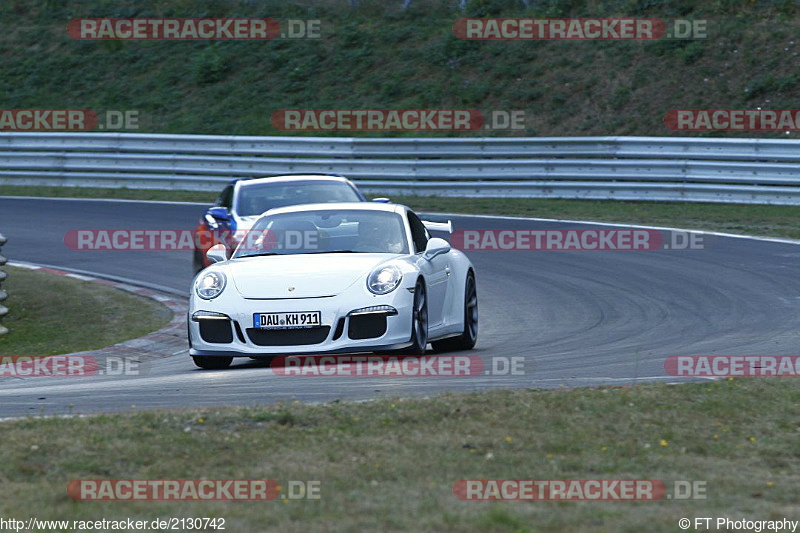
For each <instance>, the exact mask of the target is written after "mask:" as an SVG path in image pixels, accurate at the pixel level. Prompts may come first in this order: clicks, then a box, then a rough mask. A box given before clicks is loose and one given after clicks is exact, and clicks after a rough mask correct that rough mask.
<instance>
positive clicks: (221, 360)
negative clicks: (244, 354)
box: [192, 355, 233, 370]
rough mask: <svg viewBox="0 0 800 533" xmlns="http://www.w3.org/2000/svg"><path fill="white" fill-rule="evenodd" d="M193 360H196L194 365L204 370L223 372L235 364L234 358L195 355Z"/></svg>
mask: <svg viewBox="0 0 800 533" xmlns="http://www.w3.org/2000/svg"><path fill="white" fill-rule="evenodd" d="M192 359H194V364H196V365H197V366H199V367H200V368H202V369H204V370H222V369H224V368H228V367H229V366H231V363H232V362H233V357H217V356H204V355H195V356H192Z"/></svg>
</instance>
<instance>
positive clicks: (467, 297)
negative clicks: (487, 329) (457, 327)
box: [431, 271, 478, 352]
mask: <svg viewBox="0 0 800 533" xmlns="http://www.w3.org/2000/svg"><path fill="white" fill-rule="evenodd" d="M477 341H478V290H477V287H476V285H475V274H473V273H472V271H470V272H469V274H467V284H466V287H465V290H464V331H462V332H461V335H459V336H458V337H450V338H449V339H443V340H440V341H435V342H432V343H431V346H433V349H434V350H436V351H437V352H448V351H452V350H471V349H472V348H474V347H475V343H476V342H477Z"/></svg>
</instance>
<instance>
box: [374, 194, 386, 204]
mask: <svg viewBox="0 0 800 533" xmlns="http://www.w3.org/2000/svg"><path fill="white" fill-rule="evenodd" d="M372 201H373V202H375V203H378V204H388V203H391V200H389V199H388V198H386V197H385V196H380V197H378V198H373V199H372Z"/></svg>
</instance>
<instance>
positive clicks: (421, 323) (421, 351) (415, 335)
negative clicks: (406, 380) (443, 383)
mask: <svg viewBox="0 0 800 533" xmlns="http://www.w3.org/2000/svg"><path fill="white" fill-rule="evenodd" d="M427 346H428V299H427V297H426V293H425V284H424V283H423V282H422V279H419V280H417V284H416V286H415V287H414V307H413V308H412V310H411V346H409V347H408V348H405V349H403V350H400V353H402V354H406V355H425V348H426V347H427Z"/></svg>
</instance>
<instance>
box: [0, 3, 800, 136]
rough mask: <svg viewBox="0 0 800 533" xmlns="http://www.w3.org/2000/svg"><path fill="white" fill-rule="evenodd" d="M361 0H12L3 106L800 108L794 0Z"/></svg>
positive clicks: (192, 116) (555, 122) (152, 120)
mask: <svg viewBox="0 0 800 533" xmlns="http://www.w3.org/2000/svg"><path fill="white" fill-rule="evenodd" d="M352 3H353V2H351V0H321V1H317V2H310V1H309V2H301V3H294V4H292V5H289V4H287V3H285V2H281V1H266V0H264V1H261V0H250V1H244V0H243V1H233V0H228V1H225V0H220V1H217V0H213V1H212V0H199V1H195V0H180V1H175V2H164V1H159V0H145V1H132V0H129V1H122V2H118V1H113V2H112V1H106V0H99V1H90V2H77V1H66V0H65V1H60V0H9V1H5V2H0V25H1V26H2V28H0V56H1V57H2V59H0V107H1V108H4V109H11V108H16V109H20V108H41V109H49V108H61V109H63V108H88V109H94V110H109V109H112V110H138V111H139V113H140V123H141V130H140V131H144V132H174V133H179V132H180V133H215V134H243V135H244V134H250V135H275V134H279V133H280V132H278V131H277V130H276V129H275V128H274V127H273V126H272V125H271V124H270V116H271V115H272V113H273V112H274V111H275V110H278V109H283V108H314V109H327V108H334V109H335V108H475V109H479V110H481V111H482V112H484V113H487V112H490V111H491V110H524V111H525V112H526V117H527V121H526V126H527V128H526V130H525V131H522V132H517V133H516V134H518V135H670V134H673V135H674V134H675V133H674V132H670V131H669V130H668V129H667V128H666V127H665V126H664V123H663V118H664V114H665V113H666V111H668V110H669V109H673V108H755V107H764V108H772V109H781V108H796V107H800V105H798V101H799V100H800V84H799V83H798V81H800V78H799V77H798V76H800V70H798V63H799V60H800V56H798V52H800V32H798V29H800V24H799V23H800V18H799V17H798V12H800V7H798V4H797V3H796V2H792V1H790V0H766V1H764V0H717V1H701V0H683V1H678V2H666V1H660V0H596V1H588V0H582V1H575V2H569V1H566V0H547V1H537V0H529V1H528V2H527V3H528V4H530V5H529V7H527V8H526V7H525V6H524V2H522V1H519V0H472V1H470V2H468V3H467V7H466V10H465V11H464V12H462V11H461V10H460V9H458V4H459V2H458V1H457V0H443V1H432V0H431V1H422V0H415V1H414V2H413V3H412V5H411V7H410V8H408V9H406V10H403V9H402V4H403V2H402V0H381V1H377V0H374V1H370V0H360V2H357V4H358V6H357V7H353V6H352ZM462 16H487V17H492V16H524V17H613V16H627V17H647V18H656V17H657V18H664V19H675V18H680V19H707V20H708V21H709V23H708V27H709V37H708V38H707V39H705V40H686V41H678V40H659V41H655V42H644V41H627V42H624V41H583V42H578V41H569V42H553V41H550V42H544V41H498V42H474V41H464V40H460V39H458V38H456V37H455V36H454V34H453V31H452V25H453V22H454V21H455V20H456V19H457V18H459V17H462ZM79 17H117V18H127V17H272V18H275V19H278V20H279V21H283V20H286V19H289V18H295V19H319V20H321V21H322V22H323V38H321V39H318V40H311V39H303V40H288V39H276V40H273V41H266V42H264V41H258V42H254V41H239V42H233V41H219V42H214V41H196V42H191V41H189V42H175V41H125V42H121V41H78V40H73V39H72V38H70V37H69V36H68V35H67V32H66V29H65V28H66V24H67V22H68V21H69V20H71V19H73V18H79ZM334 135H343V133H334ZM362 135H369V134H366V133H365V134H362ZM372 135H374V134H372ZM440 135H448V134H446V133H440ZM506 135H507V133H506ZM723 135H731V134H723ZM740 135H742V134H740ZM743 135H746V136H753V135H754V134H753V133H746V134H743ZM761 135H769V134H761ZM771 135H772V136H777V135H780V136H782V137H784V138H793V137H796V136H797V133H792V134H791V135H785V134H771Z"/></svg>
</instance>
